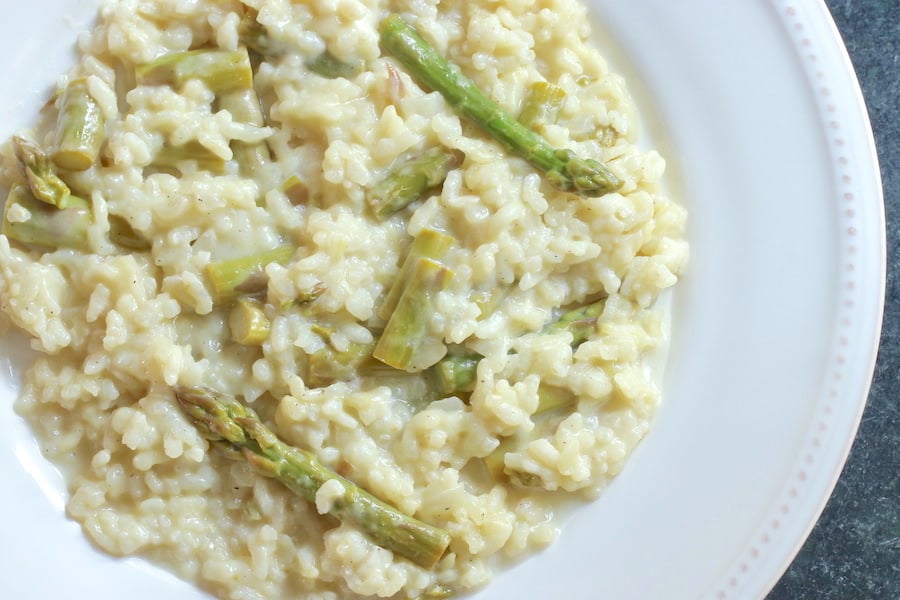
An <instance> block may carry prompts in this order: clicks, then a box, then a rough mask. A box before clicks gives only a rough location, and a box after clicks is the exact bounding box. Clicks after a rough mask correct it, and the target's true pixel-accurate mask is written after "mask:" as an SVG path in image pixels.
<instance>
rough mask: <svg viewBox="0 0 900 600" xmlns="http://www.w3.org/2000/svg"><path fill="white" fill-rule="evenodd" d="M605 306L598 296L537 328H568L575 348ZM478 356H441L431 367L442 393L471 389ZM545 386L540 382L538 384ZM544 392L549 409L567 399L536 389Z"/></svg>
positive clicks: (543, 403)
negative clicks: (597, 298)
mask: <svg viewBox="0 0 900 600" xmlns="http://www.w3.org/2000/svg"><path fill="white" fill-rule="evenodd" d="M605 306H606V301H605V300H599V301H597V302H593V303H591V304H586V305H584V306H581V307H579V308H575V309H572V310H570V311H568V312H566V313H563V314H562V315H561V316H560V317H559V319H557V320H556V321H552V322H551V323H548V324H547V325H545V326H544V328H543V329H541V331H540V333H541V334H550V333H557V332H560V331H568V332H569V333H571V334H572V347H573V348H577V347H578V346H580V345H581V344H582V343H584V342H586V341H587V340H588V339H589V338H590V337H591V334H593V333H594V331H596V329H597V319H598V318H599V317H600V315H601V314H603V308H604V307H605ZM481 359H482V356H481V355H480V354H477V353H464V354H451V355H448V356H445V357H444V358H442V359H441V360H440V361H439V362H438V363H437V364H436V365H435V366H434V369H433V375H434V378H435V381H436V382H437V387H438V390H439V391H440V392H442V393H444V394H453V393H456V392H471V391H472V388H473V386H474V382H475V377H476V371H477V369H478V362H479V361H480V360H481ZM544 387H545V386H544V385H542V386H541V388H544ZM538 393H539V394H541V393H543V394H544V397H543V399H542V400H541V406H543V407H544V408H543V409H540V408H539V409H538V410H539V411H543V410H551V409H553V408H556V407H558V406H561V405H564V404H566V403H567V402H569V401H570V400H566V399H563V397H562V392H561V391H560V390H555V391H554V390H550V389H547V390H544V391H543V392H541V390H538Z"/></svg>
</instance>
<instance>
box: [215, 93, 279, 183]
mask: <svg viewBox="0 0 900 600" xmlns="http://www.w3.org/2000/svg"><path fill="white" fill-rule="evenodd" d="M219 108H221V109H222V110H227V111H228V112H229V113H231V118H233V119H234V120H235V121H240V122H241V123H248V124H250V125H255V126H257V127H265V124H266V120H265V115H263V111H262V106H261V105H260V103H259V96H257V94H256V91H255V90H254V89H253V88H247V89H237V90H232V91H230V92H226V93H224V94H222V95H221V96H219ZM231 150H232V152H233V153H234V158H235V160H236V161H237V163H238V165H239V166H240V168H241V172H242V173H243V174H244V175H246V176H250V175H253V174H254V173H256V172H257V171H258V170H259V169H260V168H262V167H264V166H266V165H268V164H270V163H271V162H272V154H271V153H270V152H269V146H268V145H266V142H264V141H262V142H256V143H248V142H242V141H239V140H235V141H233V142H232V143H231Z"/></svg>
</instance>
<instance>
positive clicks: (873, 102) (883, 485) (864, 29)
mask: <svg viewBox="0 0 900 600" xmlns="http://www.w3.org/2000/svg"><path fill="white" fill-rule="evenodd" d="M826 4H827V5H828V7H829V8H830V9H831V12H832V15H833V16H834V20H835V22H836V23H837V26H838V29H839V30H840V32H841V34H842V36H843V38H844V43H845V44H846V46H847V49H848V51H849V53H850V58H851V60H852V61H853V64H854V66H855V67H856V72H857V75H858V77H859V80H860V84H861V85H862V89H863V94H864V96H865V98H866V103H867V105H868V108H869V116H870V117H871V119H872V127H873V129H874V132H875V142H876V145H877V147H878V157H879V160H880V163H881V174H882V178H883V180H884V202H885V213H886V217H887V251H888V268H887V293H886V298H885V312H884V326H883V329H882V334H881V348H880V350H879V354H878V363H877V365H876V367H875V377H874V381H873V383H872V389H871V393H870V394H869V401H868V404H867V406H866V410H865V412H864V414H863V418H862V423H861V424H860V428H859V433H858V434H857V438H856V441H855V442H854V445H853V449H852V451H851V454H850V458H849V460H848V461H847V464H846V466H845V467H844V471H843V473H842V474H841V478H840V480H839V481H838V483H837V486H836V488H835V490H834V493H833V495H832V497H831V499H830V500H829V502H828V504H827V506H826V507H825V511H824V512H823V513H822V517H821V519H820V520H819V522H818V524H817V525H816V526H815V528H814V529H813V531H812V534H811V535H810V536H809V539H808V540H807V541H806V544H805V545H804V546H803V549H802V550H801V551H800V554H799V555H798V556H797V558H796V559H795V560H794V562H793V564H792V565H791V566H790V568H789V569H788V570H787V572H786V573H785V574H784V577H782V579H781V581H779V583H778V584H777V585H776V586H775V588H774V590H773V591H772V593H771V594H770V595H769V597H768V600H813V599H815V600H855V599H866V600H868V599H877V600H881V599H885V600H897V599H900V1H898V0H826Z"/></svg>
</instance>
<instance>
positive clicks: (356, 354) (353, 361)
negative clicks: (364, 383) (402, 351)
mask: <svg viewBox="0 0 900 600" xmlns="http://www.w3.org/2000/svg"><path fill="white" fill-rule="evenodd" d="M370 356H372V344H363V343H360V342H351V343H350V345H349V346H348V347H347V349H346V350H343V351H339V350H335V349H334V348H333V347H331V346H330V345H328V346H325V347H324V348H322V349H321V350H319V351H317V352H314V353H312V354H310V355H309V357H308V358H307V363H306V377H305V378H304V382H305V383H306V385H308V386H309V387H312V388H315V387H322V386H323V385H328V384H329V383H333V382H335V381H345V380H348V379H350V378H352V377H353V376H354V375H356V374H357V373H358V371H359V367H360V366H361V365H362V364H363V363H365V362H366V361H367V360H368V359H369V357H370Z"/></svg>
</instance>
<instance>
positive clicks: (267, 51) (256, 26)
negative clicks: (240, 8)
mask: <svg viewBox="0 0 900 600" xmlns="http://www.w3.org/2000/svg"><path fill="white" fill-rule="evenodd" d="M258 16H259V14H258V13H257V12H256V11H255V10H253V9H250V8H247V7H245V10H244V15H243V16H242V17H241V21H240V23H238V39H239V40H240V43H241V44H242V45H244V46H246V47H247V48H249V49H250V50H252V51H254V52H256V53H257V54H261V55H262V56H265V57H266V58H274V57H277V56H280V55H282V54H283V53H284V50H285V49H284V47H283V45H282V44H279V43H278V42H276V41H274V40H273V39H272V38H271V36H269V33H268V32H267V31H266V28H265V27H263V25H262V24H261V23H260V22H259V21H257V17H258Z"/></svg>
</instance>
